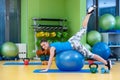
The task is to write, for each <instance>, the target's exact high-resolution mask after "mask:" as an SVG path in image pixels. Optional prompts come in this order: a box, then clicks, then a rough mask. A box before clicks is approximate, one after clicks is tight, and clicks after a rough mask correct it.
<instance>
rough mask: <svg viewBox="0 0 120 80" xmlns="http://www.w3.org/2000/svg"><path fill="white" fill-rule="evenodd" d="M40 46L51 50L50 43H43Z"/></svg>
mask: <svg viewBox="0 0 120 80" xmlns="http://www.w3.org/2000/svg"><path fill="white" fill-rule="evenodd" d="M40 45H41V47H42V48H43V49H44V50H47V49H48V48H49V43H48V42H42V43H41V44H40Z"/></svg>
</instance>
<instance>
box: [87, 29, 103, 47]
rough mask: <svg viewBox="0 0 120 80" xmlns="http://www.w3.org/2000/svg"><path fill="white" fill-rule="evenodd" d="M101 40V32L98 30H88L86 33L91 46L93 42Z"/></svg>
mask: <svg viewBox="0 0 120 80" xmlns="http://www.w3.org/2000/svg"><path fill="white" fill-rule="evenodd" d="M100 41H101V34H100V33H99V32H98V31H95V30H93V31H90V32H88V34H87V42H88V44H89V45H90V46H93V45H94V44H95V43H97V42H100Z"/></svg>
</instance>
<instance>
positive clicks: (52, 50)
mask: <svg viewBox="0 0 120 80" xmlns="http://www.w3.org/2000/svg"><path fill="white" fill-rule="evenodd" d="M54 55H55V48H54V47H51V48H50V57H49V61H48V65H47V68H46V69H45V70H42V72H46V71H48V70H49V68H50V67H51V64H52V59H53V57H54Z"/></svg>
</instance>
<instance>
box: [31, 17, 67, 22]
mask: <svg viewBox="0 0 120 80" xmlns="http://www.w3.org/2000/svg"><path fill="white" fill-rule="evenodd" d="M33 20H35V21H67V20H66V19H57V18H55V19H53V18H33Z"/></svg>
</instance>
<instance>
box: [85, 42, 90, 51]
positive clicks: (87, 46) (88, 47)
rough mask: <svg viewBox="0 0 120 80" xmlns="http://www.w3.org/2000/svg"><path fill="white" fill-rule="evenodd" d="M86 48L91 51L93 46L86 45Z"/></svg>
mask: <svg viewBox="0 0 120 80" xmlns="http://www.w3.org/2000/svg"><path fill="white" fill-rule="evenodd" d="M84 46H85V48H87V49H88V50H90V51H91V49H92V48H91V46H90V45H89V44H87V43H86V44H84Z"/></svg>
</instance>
